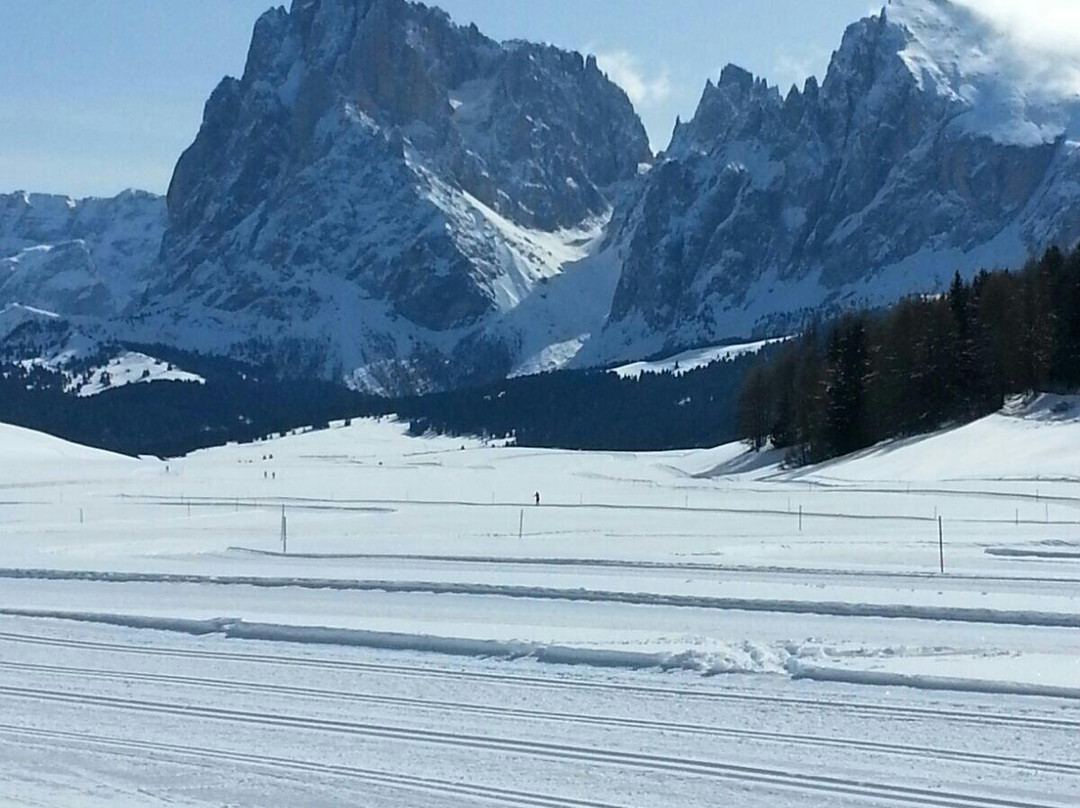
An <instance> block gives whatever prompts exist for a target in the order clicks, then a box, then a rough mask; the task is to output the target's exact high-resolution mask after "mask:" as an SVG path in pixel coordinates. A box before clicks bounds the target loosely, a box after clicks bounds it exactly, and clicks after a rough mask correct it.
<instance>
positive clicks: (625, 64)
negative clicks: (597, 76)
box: [596, 50, 671, 107]
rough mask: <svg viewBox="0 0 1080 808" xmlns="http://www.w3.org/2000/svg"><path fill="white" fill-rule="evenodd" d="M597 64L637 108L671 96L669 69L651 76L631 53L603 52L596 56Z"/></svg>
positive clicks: (619, 51) (623, 51) (621, 51)
mask: <svg viewBox="0 0 1080 808" xmlns="http://www.w3.org/2000/svg"><path fill="white" fill-rule="evenodd" d="M596 62H597V64H598V65H599V66H600V69H601V70H603V71H604V72H605V73H607V75H608V78H609V79H611V80H612V81H613V82H615V83H616V84H618V85H619V86H620V87H622V88H623V90H625V91H626V94H627V95H628V96H629V97H630V100H631V101H633V102H634V106H635V107H648V106H650V105H652V104H657V103H659V102H662V101H664V100H666V99H667V97H668V96H669V95H671V78H670V76H669V75H668V71H667V69H664V70H662V71H661V72H660V73H658V74H656V75H653V76H649V75H647V74H646V72H645V70H643V69H642V67H641V64H640V62H639V61H638V58H637V57H636V56H634V54H632V53H630V52H629V51H625V50H615V51H603V52H600V53H597V54H596Z"/></svg>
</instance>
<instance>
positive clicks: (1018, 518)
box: [1016, 508, 1020, 527]
mask: <svg viewBox="0 0 1080 808" xmlns="http://www.w3.org/2000/svg"><path fill="white" fill-rule="evenodd" d="M1016 526H1017V527H1020V509H1019V508H1017V509H1016Z"/></svg>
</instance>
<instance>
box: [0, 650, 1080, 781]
mask: <svg viewBox="0 0 1080 808" xmlns="http://www.w3.org/2000/svg"><path fill="white" fill-rule="evenodd" d="M0 669H8V670H27V671H34V672H37V673H48V674H55V675H59V676H73V677H83V678H87V679H98V680H105V681H123V682H131V681H138V682H148V683H157V684H168V685H185V686H190V687H198V688H206V689H213V690H224V691H246V692H251V693H272V694H278V695H289V696H302V697H309V698H318V699H329V700H339V701H352V702H358V703H363V704H377V705H385V706H392V707H393V706H407V707H413V708H418V709H429V710H441V711H446V712H452V713H455V712H456V713H461V712H464V713H473V714H477V715H486V716H494V717H500V718H524V719H531V720H538V721H552V722H557V723H564V724H588V725H593V726H603V727H613V728H621V729H640V730H651V731H661V732H676V733H681V734H685V735H701V736H710V737H717V738H730V739H736V740H741V739H752V740H757V741H765V742H769V743H781V744H790V745H795V746H811V747H815V748H818V747H823V746H827V747H833V748H841V749H852V750H857V751H863V752H878V753H883V754H891V755H899V756H905V757H916V758H934V759H939V760H940V759H944V760H954V761H957V762H960V763H971V764H980V765H990V766H1007V767H1019V768H1025V769H1036V770H1042V771H1048V772H1055V773H1058V774H1069V775H1074V776H1080V764H1073V763H1066V762H1063V761H1054V760H1036V759H1033V758H1015V757H1007V756H1004V755H991V754H985V753H980V752H967V751H962V750H955V749H943V748H934V747H922V746H911V745H904V744H890V743H881V742H875V741H859V740H853V739H849V738H836V737H828V736H820V735H797V734H792V733H781V732H765V731H761V730H752V729H745V728H733V727H721V726H707V725H704V724H680V723H675V722H668V721H655V720H648V719H637V718H622V717H618V716H604V715H590V714H581V713H565V712H560V713H553V712H548V711H543V710H529V709H523V708H511V707H493V706H488V705H481V704H471V703H466V702H447V701H433V700H429V699H418V698H411V697H407V696H386V695H380V694H371V693H356V692H351V691H340V690H323V689H318V688H309V687H297V686H290V685H269V684H265V683H260V682H244V681H236V680H230V679H203V678H199V677H192V676H172V675H166V674H155V673H144V672H135V671H110V670H98V669H85V668H67V667H63V666H58V665H38V664H33V663H22V662H5V661H0Z"/></svg>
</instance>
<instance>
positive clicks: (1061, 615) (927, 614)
mask: <svg viewBox="0 0 1080 808" xmlns="http://www.w3.org/2000/svg"><path fill="white" fill-rule="evenodd" d="M0 579H12V580H47V581H80V582H91V583H101V584H109V585H113V584H141V583H154V584H172V585H197V586H222V587H227V586H250V587H255V588H259V589H305V590H326V591H333V592H380V593H387V594H395V595H436V596H444V595H454V596H471V597H479V598H483V597H498V598H513V599H516V600H550V601H565V602H567V603H614V604H621V605H629V606H655V607H668V608H675V609H713V610H717V611H738V612H755V613H761V612H765V613H776V614H799V615H813V616H819V617H850V618H870V619H886V620H926V621H933V622H957V623H971V624H987V625H995V626H997V625H1002V626H1029V627H1039V628H1066V629H1080V614H1077V613H1069V612H1025V611H1006V610H998V609H987V608H978V607H969V606H931V605H926V604H913V603H899V604H898V603H856V602H851V601H817V600H790V599H758V598H736V597H715V596H710V595H682V594H675V593H662V592H625V591H616V590H606V589H584V588H578V589H556V588H553V587H543V586H514V585H509V584H486V583H465V582H457V581H397V580H394V581H387V580H382V581H378V580H354V579H347V578H268V577H265V576H258V575H255V576H251V575H241V576H237V575H197V574H193V573H191V574H189V573H146V572H99V571H94V570H47V569H21V568H20V569H0Z"/></svg>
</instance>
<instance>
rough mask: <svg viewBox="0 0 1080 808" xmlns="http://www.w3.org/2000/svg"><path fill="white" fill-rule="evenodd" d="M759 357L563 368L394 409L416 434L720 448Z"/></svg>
mask: <svg viewBox="0 0 1080 808" xmlns="http://www.w3.org/2000/svg"><path fill="white" fill-rule="evenodd" d="M756 361H757V359H756V357H750V356H747V357H742V358H739V359H735V360H730V361H724V362H716V363H714V364H712V365H709V366H707V367H704V368H698V369H695V370H691V371H689V372H686V373H680V374H675V373H671V372H668V373H644V374H642V375H641V376H640V377H639V378H629V377H628V378H621V377H620V376H619V375H617V374H615V373H608V372H605V371H558V372H554V373H545V374H541V375H537V376H525V377H521V378H517V379H511V380H508V381H502V382H498V383H495V384H491V385H488V386H485V387H482V388H478V389H470V390H458V391H453V392H448V393H437V394H434V395H427V396H422V397H418V398H410V399H400V400H398V401H395V402H393V404H392V408H393V410H394V411H395V412H397V413H398V414H399V415H400V416H401V417H402V418H407V419H409V420H410V422H411V430H412V432H413V433H414V434H422V433H424V432H428V431H434V432H438V433H442V434H450V435H488V436H492V437H496V438H503V437H507V436H513V437H514V438H515V439H516V443H517V445H519V446H533V447H544V448H563V449H594V450H609V451H651V450H664V449H677V448H679V449H681V448H693V447H702V446H715V445H717V444H720V443H726V442H729V441H732V440H735V439H736V437H737V435H736V431H735V408H734V404H735V401H736V398H737V396H738V392H739V389H740V387H741V385H742V380H743V377H744V376H745V374H746V372H747V371H748V370H749V369H750V368H751V367H752V366H753V364H754V363H755V362H756Z"/></svg>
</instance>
